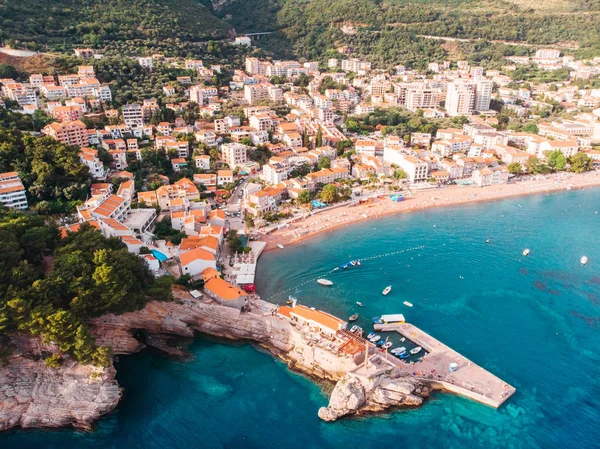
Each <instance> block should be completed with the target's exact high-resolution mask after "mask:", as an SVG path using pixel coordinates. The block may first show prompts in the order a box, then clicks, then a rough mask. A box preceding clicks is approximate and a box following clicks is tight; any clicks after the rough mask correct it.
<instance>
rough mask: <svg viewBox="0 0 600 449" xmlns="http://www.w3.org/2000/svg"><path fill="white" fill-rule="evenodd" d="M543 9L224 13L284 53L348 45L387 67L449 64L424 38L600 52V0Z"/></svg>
mask: <svg viewBox="0 0 600 449" xmlns="http://www.w3.org/2000/svg"><path fill="white" fill-rule="evenodd" d="M538 3H542V5H541V6H537V4H536V3H535V2H532V3H531V4H527V3H526V2H524V1H520V0H511V1H491V0H487V1H485V0H484V1H476V0H450V1H447V0H387V1H378V0H335V1H333V2H325V1H324V0H245V1H243V2H242V1H239V0H238V1H232V2H228V3H227V4H225V6H223V7H222V8H221V9H220V10H219V11H218V12H217V13H218V14H219V16H221V17H224V16H225V15H231V16H232V18H231V23H232V25H233V26H234V27H235V29H236V30H237V31H238V32H240V31H277V33H275V34H273V35H270V36H268V37H266V38H261V40H260V41H259V44H260V45H262V46H264V47H265V48H266V49H268V50H270V51H274V52H276V53H277V54H282V55H284V56H287V55H289V54H290V53H294V54H296V55H297V56H301V57H306V58H309V59H313V58H320V57H323V56H324V55H325V53H326V52H327V51H330V52H331V50H333V49H335V48H337V47H339V46H343V45H347V46H349V47H350V49H351V51H352V53H353V54H355V55H359V56H365V57H369V58H370V59H371V60H372V61H373V62H375V63H377V64H378V65H380V66H385V65H387V64H389V63H391V62H396V63H398V62H399V63H404V64H408V65H411V66H413V65H415V61H416V60H417V59H422V58H423V57H427V58H428V59H429V60H440V59H442V58H443V56H444V52H443V51H442V50H441V42H439V41H434V42H432V41H431V40H426V39H423V38H421V37H419V36H422V35H433V36H445V37H455V38H471V39H482V40H486V41H489V40H497V41H510V42H523V43H530V44H539V45H552V44H559V45H564V46H566V47H570V48H573V49H574V50H575V47H576V46H577V45H578V46H579V48H580V49H581V50H578V53H579V54H580V55H581V56H590V55H597V54H600V28H598V26H597V23H598V20H599V19H600V2H598V1H585V0H571V1H564V2H538ZM547 3H552V4H551V5H546V4H547ZM342 25H352V26H354V27H355V30H356V33H355V34H344V33H343V32H342V31H341V30H340V28H341V26H342ZM290 50H291V51H290ZM464 50H470V51H471V52H469V51H465V52H464V53H463V54H462V56H463V57H466V56H469V55H470V54H472V52H473V51H475V52H479V51H481V50H486V51H487V50H488V45H480V46H479V47H477V48H473V47H471V48H468V47H466V48H464ZM509 51H510V50H509ZM333 55H335V52H334V53H333ZM329 56H332V54H331V53H330V54H329ZM338 56H339V55H338ZM500 56H502V55H500Z"/></svg>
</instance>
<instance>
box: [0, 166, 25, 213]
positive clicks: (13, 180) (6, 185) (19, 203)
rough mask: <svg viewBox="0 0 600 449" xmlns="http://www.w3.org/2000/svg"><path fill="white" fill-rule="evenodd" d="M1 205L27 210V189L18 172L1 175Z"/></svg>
mask: <svg viewBox="0 0 600 449" xmlns="http://www.w3.org/2000/svg"><path fill="white" fill-rule="evenodd" d="M0 204H2V205H4V206H6V207H10V208H13V209H27V207H28V205H27V196H26V194H25V187H24V186H23V183H22V182H21V178H19V174H18V173H17V172H6V173H0Z"/></svg>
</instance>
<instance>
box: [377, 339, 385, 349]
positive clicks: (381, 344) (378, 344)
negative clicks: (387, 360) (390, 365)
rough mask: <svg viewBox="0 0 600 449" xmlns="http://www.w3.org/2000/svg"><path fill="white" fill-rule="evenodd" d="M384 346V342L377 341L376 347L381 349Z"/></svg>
mask: <svg viewBox="0 0 600 449" xmlns="http://www.w3.org/2000/svg"><path fill="white" fill-rule="evenodd" d="M384 344H385V340H379V341H378V342H377V346H379V347H382V346H383V345H384Z"/></svg>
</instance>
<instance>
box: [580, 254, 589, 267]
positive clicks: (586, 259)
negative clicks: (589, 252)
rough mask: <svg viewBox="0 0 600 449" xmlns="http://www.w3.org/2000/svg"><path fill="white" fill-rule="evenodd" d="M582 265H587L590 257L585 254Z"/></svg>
mask: <svg viewBox="0 0 600 449" xmlns="http://www.w3.org/2000/svg"><path fill="white" fill-rule="evenodd" d="M580 262H581V265H585V264H586V263H587V262H588V258H587V257H586V256H583V257H582V258H581V260H580Z"/></svg>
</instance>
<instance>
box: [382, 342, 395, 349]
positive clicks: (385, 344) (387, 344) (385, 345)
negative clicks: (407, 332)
mask: <svg viewBox="0 0 600 449" xmlns="http://www.w3.org/2000/svg"><path fill="white" fill-rule="evenodd" d="M392 346H394V344H393V343H392V342H391V341H386V342H385V343H384V344H383V345H381V347H382V348H383V349H390V348H391V347H392Z"/></svg>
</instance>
